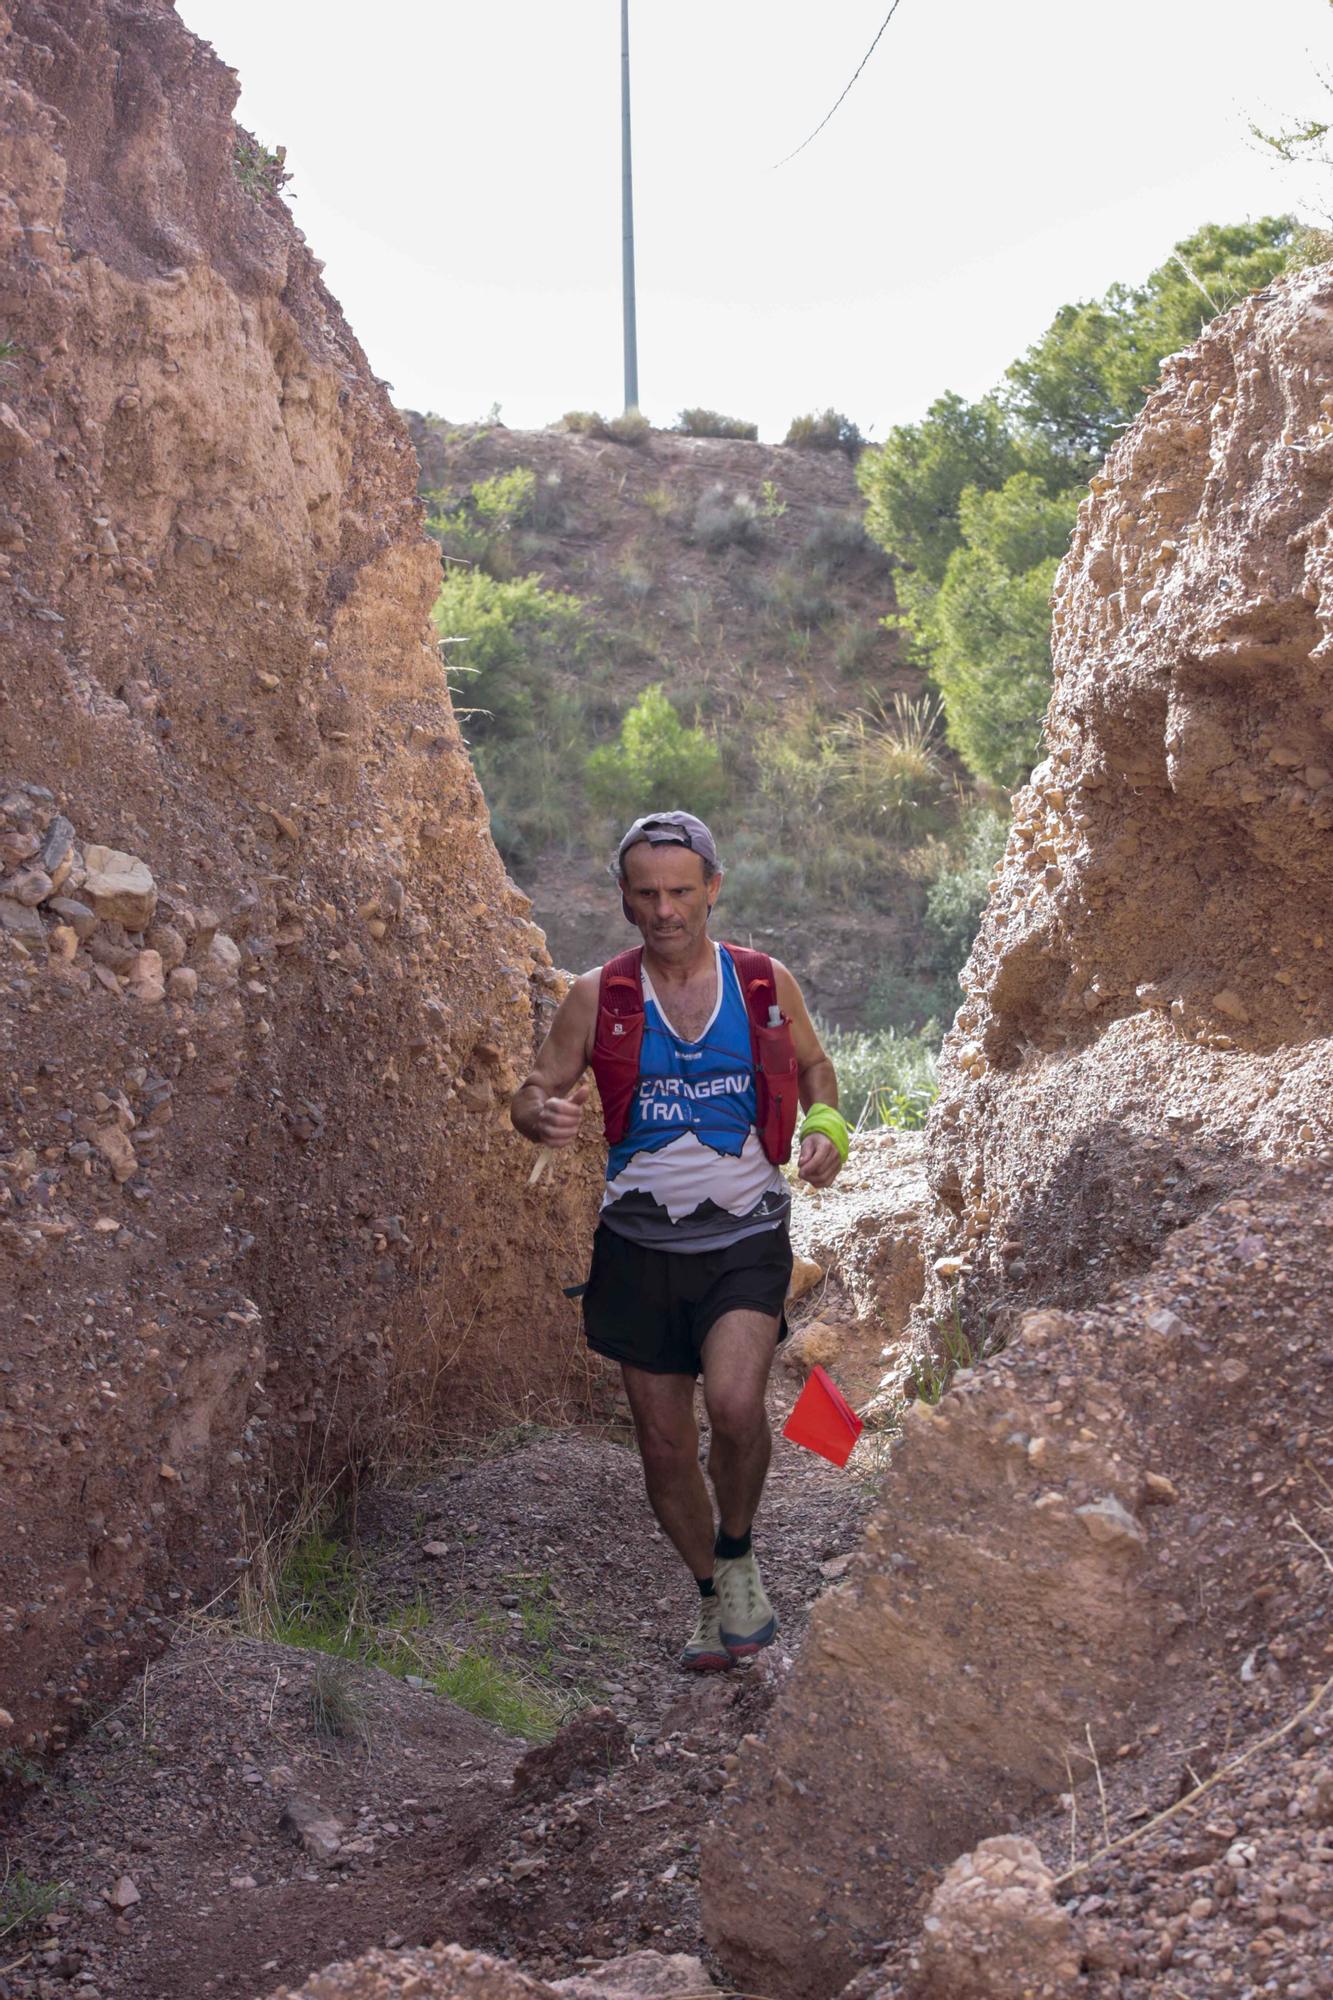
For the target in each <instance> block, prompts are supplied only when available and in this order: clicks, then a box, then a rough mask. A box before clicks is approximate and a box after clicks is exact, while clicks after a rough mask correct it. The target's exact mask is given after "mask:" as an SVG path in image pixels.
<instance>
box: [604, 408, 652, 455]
mask: <svg viewBox="0 0 1333 2000" xmlns="http://www.w3.org/2000/svg"><path fill="white" fill-rule="evenodd" d="M652 434H653V427H652V425H651V424H650V423H649V421H648V419H647V417H645V416H644V414H643V411H642V410H625V411H624V412H623V413H622V414H621V415H620V416H618V417H612V418H611V420H610V422H609V423H608V424H607V426H606V435H607V436H608V437H609V438H610V440H611V442H612V444H628V445H633V446H635V447H636V448H637V447H638V446H639V445H641V444H647V442H648V440H649V438H650V437H651V436H652Z"/></svg>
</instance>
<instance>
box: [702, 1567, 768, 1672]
mask: <svg viewBox="0 0 1333 2000" xmlns="http://www.w3.org/2000/svg"><path fill="white" fill-rule="evenodd" d="M713 1583H714V1585H715V1586H716V1589H717V1594H718V1599H719V1602H720V1603H721V1606H722V1643H723V1645H724V1646H725V1647H726V1649H727V1651H728V1652H729V1653H730V1655H731V1657H732V1659H733V1660H748V1659H749V1658H750V1655H751V1654H752V1653H757V1652H758V1651H759V1649H760V1647H761V1646H771V1645H772V1643H773V1641H774V1640H775V1639H776V1638H777V1636H778V1621H777V1614H776V1613H775V1612H774V1610H773V1606H772V1605H771V1604H770V1603H769V1601H768V1598H767V1597H766V1596H765V1594H764V1586H763V1582H762V1580H761V1578H760V1575H759V1565H758V1563H757V1562H756V1561H755V1559H754V1552H753V1550H751V1552H750V1554H749V1555H746V1556H733V1557H727V1556H719V1557H718V1558H717V1561H716V1562H715V1563H714V1564H713Z"/></svg>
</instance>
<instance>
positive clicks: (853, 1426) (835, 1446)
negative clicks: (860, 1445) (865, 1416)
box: [782, 1366, 864, 1465]
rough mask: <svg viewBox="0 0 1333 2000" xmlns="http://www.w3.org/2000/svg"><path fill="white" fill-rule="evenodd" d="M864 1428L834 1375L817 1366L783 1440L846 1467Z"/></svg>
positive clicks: (799, 1398)
mask: <svg viewBox="0 0 1333 2000" xmlns="http://www.w3.org/2000/svg"><path fill="white" fill-rule="evenodd" d="M863 1429H864V1425H863V1424H862V1422H861V1419H860V1418H859V1417H858V1416H857V1414H856V1411H855V1410H854V1409H853V1408H852V1406H851V1404H850V1403H849V1402H848V1401H847V1398H846V1397H845V1396H844V1395H843V1393H842V1391H841V1389H840V1388H839V1387H838V1385H837V1383H836V1382H835V1381H834V1380H833V1378H832V1377H831V1376H830V1375H826V1374H825V1372H824V1370H823V1369H822V1368H820V1367H818V1366H815V1367H814V1368H812V1369H811V1370H810V1376H809V1379H808V1381H807V1382H806V1385H805V1387H804V1389H802V1391H801V1393H800V1395H799V1396H798V1397H797V1398H796V1402H795V1404H794V1406H793V1408H792V1413H791V1415H790V1416H789V1417H788V1419H787V1421H786V1423H785V1424H784V1425H783V1426H782V1435H783V1437H786V1438H790V1439H791V1441H792V1443H793V1444H801V1445H804V1446H805V1448H806V1450H807V1451H817V1452H818V1453H819V1456H820V1457H821V1458H827V1459H830V1460H831V1461H832V1463H833V1464H834V1465H846V1463H847V1461H848V1459H849V1458H850V1457H851V1455H852V1446H853V1445H854V1444H855V1443H856V1440H857V1439H858V1438H859V1437H860V1435H861V1432H862V1430H863Z"/></svg>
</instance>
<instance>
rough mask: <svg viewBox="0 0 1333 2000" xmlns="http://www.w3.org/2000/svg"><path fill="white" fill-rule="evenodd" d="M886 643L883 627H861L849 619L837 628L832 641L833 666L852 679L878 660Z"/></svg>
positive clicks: (877, 625)
mask: <svg viewBox="0 0 1333 2000" xmlns="http://www.w3.org/2000/svg"><path fill="white" fill-rule="evenodd" d="M885 643H886V640H885V633H884V627H883V625H879V624H876V625H861V624H858V623H857V621H856V619H854V618H849V619H847V621H846V622H845V623H844V624H842V625H840V626H839V627H838V631H837V634H836V636H835V638H834V641H833V664H834V666H835V667H836V668H837V669H838V672H839V673H840V674H845V675H846V676H847V677H848V679H849V680H850V679H854V678H855V677H856V676H857V675H858V674H863V673H865V672H866V670H867V668H869V667H871V666H873V665H874V663H875V661H876V660H877V659H878V658H879V656H880V654H881V652H882V650H883V647H884V645H885Z"/></svg>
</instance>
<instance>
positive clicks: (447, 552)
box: [426, 465, 538, 581]
mask: <svg viewBox="0 0 1333 2000" xmlns="http://www.w3.org/2000/svg"><path fill="white" fill-rule="evenodd" d="M537 491H538V488H537V475H536V473H535V472H534V471H533V470H532V468H531V466H527V465H516V466H514V467H513V469H512V470H511V471H509V472H500V473H497V474H496V475H495V477H494V478H492V479H481V480H478V482H477V483H476V485H475V486H472V487H470V488H469V489H468V491H467V492H466V493H464V494H461V495H459V496H457V497H456V498H450V497H449V495H447V494H445V493H443V492H439V491H437V492H434V493H431V494H430V495H428V497H427V504H428V507H429V510H430V511H429V512H428V514H427V517H426V532H427V533H428V534H430V535H432V536H434V538H435V540H436V541H437V542H438V543H439V545H440V549H441V552H442V553H443V555H444V557H445V559H446V560H447V561H449V562H456V563H469V564H472V565H474V566H476V567H478V568H481V569H484V570H485V571H486V572H487V573H488V574H489V575H490V576H493V577H495V578H496V580H497V581H506V580H508V579H509V578H510V577H512V575H513V573H514V561H513V536H514V530H515V529H516V528H518V527H520V526H521V525H522V524H523V523H525V522H527V521H529V520H530V519H532V517H533V515H534V513H535V510H536V505H537Z"/></svg>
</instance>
